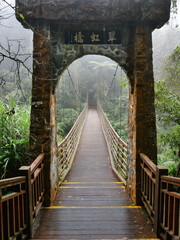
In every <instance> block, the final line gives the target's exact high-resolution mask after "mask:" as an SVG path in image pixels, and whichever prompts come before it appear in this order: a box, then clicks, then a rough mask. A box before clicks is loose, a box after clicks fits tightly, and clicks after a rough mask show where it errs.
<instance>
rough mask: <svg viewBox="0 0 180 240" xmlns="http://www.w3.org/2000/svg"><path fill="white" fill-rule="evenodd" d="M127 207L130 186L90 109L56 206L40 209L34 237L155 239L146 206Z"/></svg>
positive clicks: (94, 112) (94, 114)
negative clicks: (122, 180)
mask: <svg viewBox="0 0 180 240" xmlns="http://www.w3.org/2000/svg"><path fill="white" fill-rule="evenodd" d="M129 206H131V204H130V200H129V198H128V194H127V191H126V189H125V188H124V187H123V184H122V183H119V182H118V180H117V178H116V177H115V176H114V175H113V173H112V170H111V167H110V161H109V155H108V151H107V146H106V143H105V139H104V136H103V132H102V129H101V125H100V122H99V118H98V115H97V112H96V110H94V109H90V110H89V113H88V118H87V122H86V124H85V127H84V130H83V133H82V136H81V141H80V144H79V147H78V150H77V153H76V157H75V160H74V163H73V167H72V169H71V171H70V173H69V175H68V177H67V179H66V181H65V182H64V183H63V184H62V185H61V187H60V189H59V193H58V195H57V197H56V200H55V202H54V207H57V208H50V209H43V210H42V211H41V214H40V218H39V220H38V221H39V222H37V223H36V226H37V229H36V231H35V235H34V239H122V238H125V239H144V238H156V236H155V234H154V233H153V232H152V226H151V223H150V222H149V221H148V219H147V218H146V217H144V216H143V213H142V210H141V209H138V208H127V207H129ZM119 207H121V208H119Z"/></svg>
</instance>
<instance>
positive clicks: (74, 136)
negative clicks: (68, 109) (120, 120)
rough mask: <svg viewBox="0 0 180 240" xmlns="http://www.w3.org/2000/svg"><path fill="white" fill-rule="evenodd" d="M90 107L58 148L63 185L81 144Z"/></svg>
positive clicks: (60, 180) (85, 108) (59, 174)
mask: <svg viewBox="0 0 180 240" xmlns="http://www.w3.org/2000/svg"><path fill="white" fill-rule="evenodd" d="M87 111H88V106H87V105H86V106H85V107H84V109H83V111H82V112H81V114H80V115H79V117H78V118H77V120H76V122H75V123H74V125H73V127H72V128H71V130H70V132H69V133H68V135H67V136H66V138H65V139H64V140H63V141H62V142H61V143H60V144H59V146H58V176H59V183H61V182H62V181H63V180H64V178H65V177H66V175H67V174H68V172H69V170H70V168H71V166H72V163H73V160H74V157H75V154H76V150H77V147H78V144H79V139H80V136H81V132H82V129H83V126H84V123H85V120H86V116H87Z"/></svg>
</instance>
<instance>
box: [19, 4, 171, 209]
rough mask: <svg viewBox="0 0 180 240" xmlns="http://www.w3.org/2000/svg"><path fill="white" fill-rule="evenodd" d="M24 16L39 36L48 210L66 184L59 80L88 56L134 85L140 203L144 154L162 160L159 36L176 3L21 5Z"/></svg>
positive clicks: (40, 146)
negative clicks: (156, 70) (60, 160)
mask: <svg viewBox="0 0 180 240" xmlns="http://www.w3.org/2000/svg"><path fill="white" fill-rule="evenodd" d="M16 9H17V14H16V16H17V18H18V20H19V21H21V23H22V24H23V25H24V26H25V27H26V28H31V29H33V31H34V53H33V57H34V60H33V86H32V104H31V128H30V154H31V156H32V158H33V159H34V158H35V157H37V156H38V155H39V153H41V152H44V153H45V154H46V155H45V156H46V161H45V171H46V173H45V175H46V179H45V185H46V199H45V200H46V205H48V204H50V203H51V201H52V200H53V198H54V195H55V192H56V189H57V182H58V181H57V136H56V134H57V133H56V93H55V89H56V85H57V80H58V78H59V77H60V76H61V74H62V73H63V71H64V70H65V69H66V68H67V67H68V66H69V65H70V64H71V63H72V62H73V61H74V60H75V59H77V58H80V57H82V56H84V55H86V54H100V55H104V56H107V57H109V58H111V59H113V60H114V61H116V62H117V63H118V64H119V65H120V66H121V67H122V68H123V69H124V71H125V72H126V74H127V76H128V78H129V84H130V92H129V141H128V179H127V187H128V190H129V193H130V196H131V199H132V200H133V202H134V203H138V202H139V200H140V199H139V187H140V186H139V183H140V173H139V171H140V167H139V156H138V155H139V152H143V153H145V154H146V155H147V156H148V157H149V158H150V159H152V160H153V161H154V162H155V163H156V159H157V146H156V120H155V107H154V79H153V66H152V36H151V35H152V31H153V30H154V29H155V28H159V27H161V26H162V25H163V24H164V23H165V22H167V21H168V19H169V11H170V0H38V1H37V0H36V1H34V0H16Z"/></svg>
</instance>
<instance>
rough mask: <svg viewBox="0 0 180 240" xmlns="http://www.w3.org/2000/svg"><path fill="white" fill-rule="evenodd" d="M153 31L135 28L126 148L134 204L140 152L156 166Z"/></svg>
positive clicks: (128, 181)
mask: <svg viewBox="0 0 180 240" xmlns="http://www.w3.org/2000/svg"><path fill="white" fill-rule="evenodd" d="M151 34H152V31H151V28H150V27H149V26H145V25H139V26H137V27H136V33H135V46H134V81H133V83H134V86H131V88H132V89H130V94H129V149H128V161H129V164H128V179H127V187H128V190H129V193H130V196H131V198H132V201H133V203H134V204H140V203H141V200H140V180H141V179H140V160H139V153H144V154H146V155H147V156H148V157H149V158H150V159H151V160H152V161H154V163H157V143H156V119H155V106H154V77H153V66H152V35H151Z"/></svg>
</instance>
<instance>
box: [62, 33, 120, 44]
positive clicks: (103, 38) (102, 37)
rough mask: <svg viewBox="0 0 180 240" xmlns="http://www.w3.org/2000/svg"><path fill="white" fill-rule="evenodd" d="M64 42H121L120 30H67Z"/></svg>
mask: <svg viewBox="0 0 180 240" xmlns="http://www.w3.org/2000/svg"><path fill="white" fill-rule="evenodd" d="M65 44H121V32H120V31H114V30H112V31H80V30H79V31H67V32H65Z"/></svg>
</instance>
